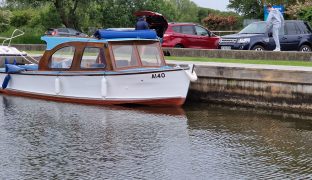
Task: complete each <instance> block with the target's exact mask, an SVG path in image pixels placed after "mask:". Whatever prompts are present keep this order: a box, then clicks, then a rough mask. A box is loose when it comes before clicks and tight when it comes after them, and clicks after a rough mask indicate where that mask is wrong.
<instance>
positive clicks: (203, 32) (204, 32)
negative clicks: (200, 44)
mask: <svg viewBox="0 0 312 180" xmlns="http://www.w3.org/2000/svg"><path fill="white" fill-rule="evenodd" d="M195 30H196V34H197V35H199V36H208V31H207V30H206V29H204V28H202V27H200V26H195Z"/></svg>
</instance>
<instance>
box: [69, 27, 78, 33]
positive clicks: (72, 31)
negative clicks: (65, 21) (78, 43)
mask: <svg viewBox="0 0 312 180" xmlns="http://www.w3.org/2000/svg"><path fill="white" fill-rule="evenodd" d="M68 30H69V33H70V34H76V33H78V31H76V30H74V29H71V28H69V29H68Z"/></svg>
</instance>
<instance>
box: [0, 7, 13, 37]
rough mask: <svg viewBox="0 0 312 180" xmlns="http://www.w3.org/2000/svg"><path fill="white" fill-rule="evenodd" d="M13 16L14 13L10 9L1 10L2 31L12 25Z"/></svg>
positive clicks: (0, 26)
mask: <svg viewBox="0 0 312 180" xmlns="http://www.w3.org/2000/svg"><path fill="white" fill-rule="evenodd" d="M11 17H12V13H11V11H9V10H1V11H0V32H4V31H6V30H7V29H8V28H9V27H10V26H9V24H10V20H11Z"/></svg>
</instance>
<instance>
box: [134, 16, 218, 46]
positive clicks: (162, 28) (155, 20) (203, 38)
mask: <svg viewBox="0 0 312 180" xmlns="http://www.w3.org/2000/svg"><path fill="white" fill-rule="evenodd" d="M134 15H135V16H137V17H140V16H145V17H146V21H147V23H148V24H149V28H150V29H155V31H156V33H157V36H158V37H160V38H162V47H172V48H198V49H217V48H218V46H219V39H220V37H219V36H216V35H214V34H213V33H212V32H210V31H209V30H207V29H206V28H204V27H202V26H200V25H198V24H194V23H168V22H167V20H166V18H165V17H164V16H163V15H161V14H159V13H156V12H152V11H139V12H136V13H134Z"/></svg>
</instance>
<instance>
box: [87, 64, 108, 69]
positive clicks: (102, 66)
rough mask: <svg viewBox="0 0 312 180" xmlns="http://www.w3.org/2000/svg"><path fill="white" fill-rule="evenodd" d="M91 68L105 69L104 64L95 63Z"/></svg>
mask: <svg viewBox="0 0 312 180" xmlns="http://www.w3.org/2000/svg"><path fill="white" fill-rule="evenodd" d="M90 67H91V68H104V67H105V66H104V64H100V63H95V64H91V65H90Z"/></svg>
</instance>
